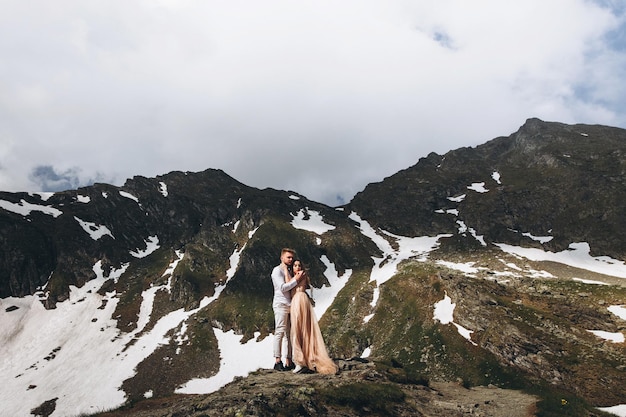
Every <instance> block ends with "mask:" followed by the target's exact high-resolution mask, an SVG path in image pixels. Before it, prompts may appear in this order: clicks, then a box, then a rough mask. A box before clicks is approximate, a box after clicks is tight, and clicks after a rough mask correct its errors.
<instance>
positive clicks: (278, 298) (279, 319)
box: [272, 248, 303, 371]
mask: <svg viewBox="0 0 626 417" xmlns="http://www.w3.org/2000/svg"><path fill="white" fill-rule="evenodd" d="M295 253H296V252H295V251H294V250H293V249H289V248H283V250H282V251H281V253H280V265H278V266H276V267H274V269H273V270H272V283H273V284H274V300H273V302H272V308H273V309H274V323H275V329H274V358H275V359H276V363H275V364H274V369H275V370H277V371H288V370H291V369H294V368H295V365H294V364H293V362H292V361H291V338H290V336H289V328H290V327H291V323H290V321H289V309H290V308H291V293H290V291H291V290H292V289H293V288H295V286H296V285H298V282H300V280H301V279H302V278H303V275H302V274H303V272H302V271H300V272H298V273H296V274H295V276H294V277H293V278H294V279H292V280H290V281H289V282H287V279H288V278H290V275H289V274H290V272H289V270H290V269H291V265H292V264H293V260H294V256H295ZM283 339H286V342H287V352H285V366H283V362H282V360H281V359H282V347H283Z"/></svg>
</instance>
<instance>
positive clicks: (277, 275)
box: [272, 268, 298, 292]
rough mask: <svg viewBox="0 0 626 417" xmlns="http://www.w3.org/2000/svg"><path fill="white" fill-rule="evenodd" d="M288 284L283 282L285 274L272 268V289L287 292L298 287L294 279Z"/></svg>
mask: <svg viewBox="0 0 626 417" xmlns="http://www.w3.org/2000/svg"><path fill="white" fill-rule="evenodd" d="M294 278H295V279H292V280H291V281H289V282H285V274H284V273H283V272H282V270H281V269H280V268H274V270H273V271H272V283H273V284H274V288H280V290H281V291H282V292H287V291H290V290H292V289H293V288H295V287H296V285H298V279H297V278H296V277H294Z"/></svg>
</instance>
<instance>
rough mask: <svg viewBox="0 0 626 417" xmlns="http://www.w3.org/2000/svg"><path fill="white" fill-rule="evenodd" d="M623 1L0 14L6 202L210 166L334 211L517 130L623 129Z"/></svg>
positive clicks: (177, 5)
mask: <svg viewBox="0 0 626 417" xmlns="http://www.w3.org/2000/svg"><path fill="white" fill-rule="evenodd" d="M625 90H626V10H625V6H624V2H623V0H596V1H592V0H549V1H546V0H517V1H515V0H506V1H505V0H475V1H467V0H413V1H408V0H407V1H395V0H380V1H374V0H354V1H351V0H346V1H343V0H342V1H324V0H321V1H320V0H318V1H306V0H304V1H276V0H264V1H238V0H229V1H210V0H128V1H123V2H122V1H101V0H90V1H84V0H74V1H71V0H55V1H54V2H52V1H44V0H41V1H35V0H0V190H3V191H42V190H43V191H50V190H60V189H68V188H75V187H79V186H83V185H88V184H90V183H93V182H94V181H97V182H107V183H111V184H116V185H121V184H123V183H124V181H125V180H126V178H129V177H132V176H134V175H143V176H148V177H154V176H157V175H161V174H165V173H167V172H170V171H173V170H180V171H203V170H205V169H207V168H219V169H222V170H224V171H225V172H226V173H227V174H229V175H231V176H232V177H234V178H235V179H237V180H239V181H241V182H243V183H244V184H247V185H250V186H254V187H258V188H266V187H272V188H278V189H284V190H293V191H297V192H299V193H301V194H303V195H305V196H306V197H308V198H310V199H313V200H317V201H320V202H324V203H326V204H329V205H333V206H334V205H339V204H342V203H344V202H348V201H349V200H350V199H351V198H352V197H353V196H354V194H355V193H357V192H358V191H361V190H362V189H363V188H364V187H365V185H367V184H368V183H370V182H378V181H381V180H382V179H384V178H385V177H387V176H389V175H392V174H394V173H395V172H397V171H399V170H401V169H404V168H407V167H409V166H411V165H413V164H415V163H416V162H417V161H418V160H419V158H421V157H423V156H426V155H427V154H428V153H430V152H437V153H439V154H443V153H445V152H447V151H449V150H452V149H456V148H458V147H461V146H476V145H479V144H481V143H484V142H486V141H488V140H490V139H493V138H495V137H497V136H507V135H509V134H511V133H513V132H515V131H516V130H517V129H518V128H519V126H521V125H522V124H523V123H524V121H525V120H526V119H527V118H529V117H539V118H541V119H543V120H548V121H559V122H564V123H592V124H606V125H611V126H618V127H626V91H625Z"/></svg>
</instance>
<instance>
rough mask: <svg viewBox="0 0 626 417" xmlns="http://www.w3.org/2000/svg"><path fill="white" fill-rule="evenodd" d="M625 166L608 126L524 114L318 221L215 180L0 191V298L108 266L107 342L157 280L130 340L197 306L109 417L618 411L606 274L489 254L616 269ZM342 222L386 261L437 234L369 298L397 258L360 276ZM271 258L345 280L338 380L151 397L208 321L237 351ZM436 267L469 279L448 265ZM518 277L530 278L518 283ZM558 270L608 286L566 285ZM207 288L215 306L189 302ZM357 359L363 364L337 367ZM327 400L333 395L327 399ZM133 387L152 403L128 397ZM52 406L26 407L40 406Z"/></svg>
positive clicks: (268, 379) (208, 350)
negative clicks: (596, 262) (588, 258)
mask: <svg viewBox="0 0 626 417" xmlns="http://www.w3.org/2000/svg"><path fill="white" fill-rule="evenodd" d="M625 155H626V131H624V130H622V129H615V128H610V127H604V126H588V125H574V126H569V125H564V124H560V123H546V122H543V121H540V120H537V119H529V120H528V121H527V122H526V123H525V124H524V125H523V126H522V127H521V128H520V129H519V130H518V131H517V132H515V133H513V134H512V135H510V136H508V137H499V138H496V139H493V140H491V141H489V142H487V143H485V144H483V145H480V146H477V147H475V148H462V149H457V150H454V151H451V152H448V153H447V154H446V155H437V154H434V153H432V154H430V155H428V156H427V157H426V158H422V159H420V160H419V162H418V163H417V164H416V165H414V166H412V167H410V168H407V169H406V170H403V171H400V172H398V173H397V174H395V175H393V176H391V177H388V178H386V179H384V180H383V181H381V182H379V183H375V184H370V185H368V186H367V187H366V188H365V189H364V190H363V191H362V192H360V193H359V194H357V195H356V196H355V198H354V199H353V200H352V201H351V202H350V203H349V204H348V205H346V206H345V207H341V208H338V209H335V208H331V207H327V206H325V205H323V204H319V203H316V202H313V201H309V200H307V199H305V198H304V197H302V196H299V195H297V194H296V193H293V192H285V191H280V190H272V189H265V190H258V189H256V188H252V187H248V186H246V185H244V184H241V183H239V182H238V181H236V180H234V179H233V178H231V177H229V176H228V175H226V174H225V173H223V172H222V171H219V170H207V171H205V172H200V173H182V172H171V173H169V174H166V175H163V176H159V177H156V178H144V177H135V178H132V179H130V180H128V181H127V182H126V184H124V186H122V187H114V186H111V185H106V184H95V185H93V186H91V187H85V188H81V189H79V190H71V191H65V192H62V193H56V194H54V195H52V196H50V197H49V198H47V199H44V198H42V197H41V196H40V195H36V194H33V195H31V194H25V193H0V200H2V201H3V203H2V204H3V206H2V207H3V209H2V208H0V245H1V246H0V247H1V248H2V249H1V251H0V298H6V297H9V296H11V297H22V296H24V295H27V294H37V295H38V296H39V298H40V300H41V301H42V303H43V304H44V305H45V306H46V308H49V309H53V308H55V306H56V305H57V304H58V303H59V302H62V301H63V300H66V299H67V297H68V294H69V288H70V286H77V287H81V286H83V285H84V284H85V283H86V282H89V281H91V280H93V279H94V278H96V276H97V274H104V276H105V277H108V276H110V274H112V273H113V272H116V271H117V272H119V273H120V275H119V277H116V278H115V279H108V280H106V281H104V284H102V286H101V288H99V289H98V290H97V292H98V294H102V295H103V294H115V298H116V300H115V301H116V302H117V304H116V308H115V313H114V316H113V318H114V319H115V322H116V326H117V328H118V329H119V330H120V331H121V332H124V333H131V332H133V331H135V330H137V328H138V327H137V326H138V323H137V321H138V320H137V318H138V316H139V313H140V308H141V303H142V299H141V298H142V297H141V294H142V292H143V291H144V290H146V289H148V288H151V286H156V285H164V284H165V283H167V284H168V291H159V292H156V293H155V296H154V303H153V310H152V316H151V317H150V322H149V323H148V324H147V325H146V327H145V329H144V330H143V331H144V332H149V331H150V330H151V329H152V328H153V326H155V323H156V321H157V320H158V319H159V318H161V317H164V316H165V315H166V314H168V313H171V312H173V311H175V310H179V309H182V310H184V311H191V310H195V309H198V311H197V312H195V313H194V314H193V315H191V316H190V318H189V319H188V320H186V322H185V326H186V335H187V336H188V337H189V340H188V341H187V342H186V344H184V345H183V346H179V347H178V349H176V348H175V347H173V345H162V346H160V347H158V348H157V349H156V350H155V351H154V352H153V353H152V354H151V355H150V356H149V357H148V358H146V359H145V360H144V361H143V362H141V363H140V364H139V365H138V366H137V369H136V373H135V375H134V376H133V377H131V378H129V379H127V380H126V381H125V382H124V383H123V386H122V389H123V390H124V392H125V393H126V395H127V397H128V399H129V404H137V405H136V406H134V407H130V408H128V407H127V408H126V409H125V410H120V411H119V412H118V413H117V414H114V413H112V414H111V415H137V416H141V415H151V416H152V415H154V416H158V415H198V416H200V415H217V414H216V413H219V414H220V415H240V414H241V413H244V414H245V413H252V414H254V415H275V414H277V413H278V414H280V413H286V414H289V413H291V412H296V413H300V414H302V415H363V414H367V413H369V412H374V413H376V412H377V413H380V414H391V415H415V413H423V414H425V415H429V414H430V415H461V414H463V413H470V412H471V413H473V414H475V415H495V416H498V415H512V414H510V413H511V412H512V410H513V411H518V412H519V413H520V414H519V415H526V413H530V414H532V413H534V411H533V410H534V409H533V404H535V402H536V398H535V397H534V396H537V397H539V398H541V402H540V403H538V404H537V407H538V408H539V409H540V410H542V412H544V413H547V415H548V414H549V412H558V411H563V410H565V408H560V407H565V404H561V400H565V399H567V401H566V403H568V404H569V407H576V408H575V410H574V411H575V412H576V413H579V415H593V411H590V410H593V407H592V406H602V405H613V404H615V403H618V402H620V401H622V402H623V398H626V391H625V390H626V388H625V387H626V363H625V361H626V346H625V345H624V344H623V343H622V344H619V343H609V342H603V341H601V340H599V339H598V338H597V337H596V336H594V335H592V334H591V333H589V332H588V330H589V329H598V330H604V331H608V332H625V331H626V322H624V320H621V319H619V318H617V317H615V315H611V314H610V313H608V312H607V310H606V308H607V306H609V305H614V304H623V302H624V300H625V299H626V285H624V284H623V279H622V278H617V277H611V276H606V275H601V274H598V273H592V272H589V271H584V270H576V269H574V268H567V267H564V266H563V265H558V264H554V263H546V262H544V263H539V262H531V261H528V260H522V259H520V258H519V257H514V256H512V255H509V254H506V253H504V252H503V251H502V250H501V249H500V248H499V247H498V246H497V245H495V243H498V244H503V243H506V244H510V245H523V246H526V247H534V248H539V249H543V250H549V251H563V250H566V249H567V248H568V247H569V245H570V244H572V243H576V242H587V243H589V246H590V249H591V255H594V256H599V255H603V256H609V257H611V258H613V260H615V261H616V262H619V261H623V260H626V239H624V236H626V217H624V212H623V211H624V210H623V209H624V201H626V157H625ZM352 212H354V213H357V214H358V215H359V216H360V217H361V218H362V219H364V220H365V221H367V222H368V224H369V225H371V226H372V227H373V229H374V230H375V231H376V232H377V233H378V235H377V236H378V237H380V238H381V239H382V240H384V241H386V242H387V243H388V244H389V245H390V246H391V247H392V248H395V249H397V248H398V247H399V246H400V244H401V243H400V237H416V236H440V238H439V246H438V248H437V250H434V251H432V252H431V253H430V255H429V257H428V259H419V261H418V260H417V258H419V257H418V256H417V255H415V257H414V258H415V259H410V260H408V261H406V262H404V263H401V264H400V265H399V266H398V267H397V270H396V271H395V272H394V276H393V277H391V278H390V279H389V280H388V281H386V282H384V283H383V284H381V285H377V284H376V282H375V280H373V279H372V272H373V268H374V267H375V268H378V267H380V266H384V265H385V264H388V263H392V262H394V256H397V254H395V255H385V256H387V258H386V259H384V260H382V261H381V262H380V264H376V265H375V262H378V260H379V258H380V257H381V256H382V249H381V248H380V247H379V246H378V244H377V243H375V242H374V241H373V240H372V239H370V238H369V237H367V236H366V235H365V233H364V232H363V230H362V227H361V226H360V225H358V224H357V222H356V221H355V220H354V218H353V217H351V213H352ZM311 215H319V216H321V217H322V218H323V221H324V223H325V224H327V225H330V226H332V227H331V228H329V230H328V231H326V232H325V233H323V235H322V236H323V239H322V238H320V235H318V234H317V233H314V232H311V231H308V230H304V229H299V228H295V227H294V226H293V222H294V219H295V218H296V217H298V216H303V217H304V218H309V217H310V216H311ZM548 237H549V238H548ZM282 247H294V248H297V251H298V255H299V256H300V257H301V258H302V259H304V260H306V263H307V264H308V265H307V266H308V269H309V272H310V275H311V277H312V284H313V286H314V287H316V288H320V287H322V286H324V285H327V284H328V280H327V278H326V277H325V275H324V272H325V270H326V268H327V266H326V264H325V262H330V263H332V265H333V267H334V268H336V270H337V272H338V273H339V274H340V275H342V274H344V272H346V271H350V278H349V280H348V282H347V283H346V284H345V287H344V288H343V290H342V291H341V292H340V293H339V294H338V295H337V296H336V298H335V300H334V302H333V304H332V305H331V306H330V307H329V309H328V310H327V312H326V313H325V315H324V317H323V319H322V320H321V322H320V324H321V327H322V330H323V332H324V338H325V340H326V341H327V345H328V349H329V352H330V353H331V356H333V357H335V358H338V359H337V360H338V361H341V363H342V367H343V372H342V373H341V374H340V375H338V376H334V377H323V376H318V375H304V376H303V375H287V374H276V373H273V372H271V371H264V370H260V371H258V372H257V373H255V374H253V375H252V376H250V377H249V378H247V379H240V380H237V381H236V382H235V383H233V384H230V385H229V386H228V387H226V388H224V389H223V390H221V391H220V392H219V393H216V394H214V395H209V396H201V397H197V396H174V397H171V398H170V397H169V396H170V395H171V394H172V393H173V392H174V390H175V388H176V387H177V386H179V385H180V384H181V383H184V382H185V381H188V380H190V379H192V378H195V377H201V378H206V377H210V376H212V375H215V374H216V373H217V371H218V369H219V367H220V363H219V362H220V361H219V355H218V352H217V348H218V344H217V340H216V337H215V334H214V330H213V329H214V328H219V329H222V330H224V331H228V330H234V331H235V332H236V333H237V334H240V335H242V336H243V339H242V340H243V341H246V340H249V339H251V338H253V337H256V336H255V334H257V333H258V334H259V335H260V336H259V337H261V338H263V337H267V336H268V335H269V334H270V333H272V332H273V326H274V322H273V313H272V311H271V308H270V305H271V298H272V288H271V286H270V285H269V284H268V279H269V273H270V271H271V269H272V268H273V267H274V266H275V265H276V264H278V262H279V254H280V248H282ZM181 253H184V258H181V259H182V260H181V261H180V263H179V264H178V265H177V267H176V269H175V270H174V271H173V272H172V273H169V274H167V273H166V271H167V269H168V267H169V266H170V265H171V264H172V262H173V261H174V260H175V259H179V258H180V257H179V255H180V254H181ZM234 254H236V255H237V256H238V263H237V268H236V270H231V269H230V267H231V264H230V257H232V256H233V255H234ZM454 263H456V264H471V265H473V266H474V270H475V271H474V272H472V273H463V272H461V271H459V270H458V269H454V268H452V267H449V265H450V264H454ZM98 268H100V269H101V270H98ZM120 271H122V272H120ZM536 271H547V272H546V273H544V274H543V275H542V276H543V278H536V275H535V274H534V272H536ZM545 277H549V278H545ZM574 277H579V278H589V279H594V280H598V281H603V282H605V283H609V284H614V285H610V286H589V285H583V284H581V283H580V282H573V281H571V278H574ZM96 282H97V281H96ZM222 286H223V288H222ZM218 287H219V288H221V289H223V291H222V292H221V294H220V296H219V298H218V299H217V300H215V301H214V302H212V303H211V304H210V305H209V306H208V307H206V308H201V309H200V308H199V307H200V301H201V300H202V299H203V297H211V296H213V295H215V294H216V291H217V288H218ZM446 296H449V297H450V298H451V299H452V300H454V303H456V311H457V315H456V317H457V320H458V322H455V323H454V324H453V323H450V324H442V323H440V322H438V321H437V320H435V319H434V318H433V310H434V306H435V304H436V303H438V302H440V301H441V300H442V299H444V297H446ZM2 307H3V308H4V309H5V311H7V312H9V311H15V310H16V309H17V307H16V306H12V305H6V306H5V305H4V304H3V305H2ZM101 308H102V307H101ZM457 326H461V327H462V328H464V329H466V330H468V331H469V334H470V335H469V339H468V338H466V337H463V336H462V335H461V334H460V332H459V330H458V329H459V327H457ZM180 330H181V329H180V328H177V329H173V330H172V332H170V333H169V334H168V337H170V338H174V337H175V333H177V332H179V331H180ZM369 348H371V350H372V352H371V359H372V362H359V361H358V360H352V361H344V360H345V358H356V357H360V356H361V355H362V354H363V353H364V351H365V350H366V349H369ZM339 358H341V359H339ZM373 361H376V366H375V365H374V362H373ZM389 363H391V365H387V366H384V365H381V364H389ZM427 382H428V383H427ZM450 382H451V383H452V384H449V383H450ZM359 384H365V385H366V386H367V387H368V389H370V390H372V391H363V392H360V394H359V395H360V396H359V397H358V398H359V399H364V398H369V397H371V394H372V392H373V393H374V394H375V395H381V396H383V397H384V396H387V397H386V398H388V399H389V401H390V402H389V404H388V405H385V404H381V403H378V402H375V401H372V402H371V403H369V405H358V404H357V402H358V401H356V400H355V399H354V398H353V399H352V400H350V395H349V393H350V392H351V391H350V389H348V388H351V387H352V388H353V387H357V386H361V385H359ZM490 384H491V386H492V387H493V388H480V389H478V388H476V389H473V390H468V389H467V388H469V387H489V386H490ZM496 386H497V387H500V388H502V390H500V389H496V388H495V387H496ZM335 388H337V389H338V391H337V392H339V393H342V394H341V395H333V392H332V391H333V390H334V389H335ZM461 388H462V389H461ZM344 389H345V390H347V391H342V390H344ZM505 389H506V390H505ZM512 389H515V390H518V391H510V390H512ZM294 390H295V392H296V395H295V396H294V397H290V396H289V395H288V393H291V392H292V391H294ZM519 390H524V391H526V392H527V393H531V394H533V395H534V396H529V395H528V394H523V393H521V392H520V391H519ZM148 391H150V392H152V393H153V395H154V396H155V397H157V398H156V399H153V400H149V401H146V400H145V398H143V395H144V393H146V392H148ZM53 397H54V396H51V397H50V398H53ZM477 398H480V399H482V402H481V401H480V400H479V399H477ZM553 400H554V401H555V402H554V403H552V401H553ZM364 401H365V400H364ZM514 401H521V402H522V404H524V406H523V407H518V408H516V407H513V406H511V405H510V404H512V403H513V402H514ZM476 404H478V405H476ZM590 404H591V405H590ZM53 405H54V402H50V403H45V404H42V407H41V409H38V410H36V411H37V412H39V413H40V414H43V413H47V412H50V413H51V412H53V411H50V409H51V407H52V409H53V408H54V407H53ZM161 405H163V406H161ZM552 406H554V408H553V409H550V407H552ZM455 407H456V408H455ZM502 407H504V408H502ZM502 410H505V411H506V412H507V414H502V413H503V412H504V411H502ZM546 410H549V411H546ZM555 410H557V411H555ZM568 410H571V408H570V409H568ZM142 413H143V414H142ZM151 413H152V414H151ZM223 413H226V414H223ZM229 413H230V414H229ZM481 413H482V414H481Z"/></svg>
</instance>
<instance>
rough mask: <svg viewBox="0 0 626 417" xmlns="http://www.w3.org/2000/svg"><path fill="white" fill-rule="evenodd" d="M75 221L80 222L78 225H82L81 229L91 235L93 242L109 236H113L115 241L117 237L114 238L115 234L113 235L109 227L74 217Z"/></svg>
mask: <svg viewBox="0 0 626 417" xmlns="http://www.w3.org/2000/svg"><path fill="white" fill-rule="evenodd" d="M74 220H76V221H77V222H78V224H79V225H80V227H82V228H83V230H84V231H85V232H87V234H89V236H90V237H91V238H92V239H93V240H98V239H100V238H101V237H102V236H106V235H109V236H111V237H112V238H113V239H115V237H114V236H113V234H112V233H111V231H110V230H109V228H108V227H106V226H103V225H97V224H95V223H92V222H87V221H84V220H81V219H79V218H78V217H76V216H74Z"/></svg>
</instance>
